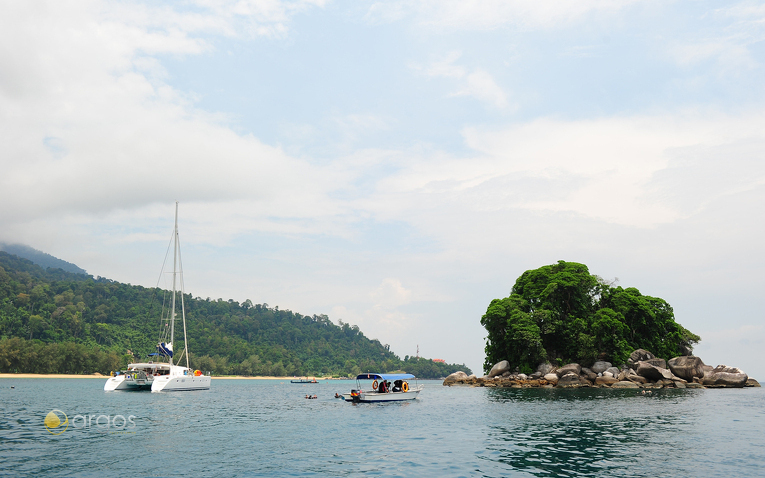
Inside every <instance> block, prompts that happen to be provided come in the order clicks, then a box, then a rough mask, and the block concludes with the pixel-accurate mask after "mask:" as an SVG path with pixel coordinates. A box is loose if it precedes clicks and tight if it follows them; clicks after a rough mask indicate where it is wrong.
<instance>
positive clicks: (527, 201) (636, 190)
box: [370, 114, 765, 233]
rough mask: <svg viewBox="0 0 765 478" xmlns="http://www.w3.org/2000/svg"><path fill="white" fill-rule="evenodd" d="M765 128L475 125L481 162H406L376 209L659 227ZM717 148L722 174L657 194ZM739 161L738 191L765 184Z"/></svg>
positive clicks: (471, 142)
mask: <svg viewBox="0 0 765 478" xmlns="http://www.w3.org/2000/svg"><path fill="white" fill-rule="evenodd" d="M764 126H765V120H764V119H763V118H762V117H761V116H760V115H749V116H746V117H741V118H729V117H726V116H724V115H710V116H707V117H702V115H700V114H699V115H695V114H688V115H680V116H671V115H659V116H646V117H631V118H603V119H598V120H586V121H562V120H553V119H540V120H536V121H532V122H530V123H524V124H519V125H517V126H511V127H505V128H500V129H496V130H482V129H479V128H468V129H466V130H465V132H464V136H465V141H466V143H467V145H468V146H470V148H471V149H473V150H474V151H476V152H477V153H478V154H477V155H474V156H473V157H472V158H450V157H448V156H443V155H434V156H432V157H418V158H412V159H411V160H409V161H405V162H404V163H402V167H401V169H400V170H399V171H398V172H397V173H395V174H393V175H390V176H389V177H387V178H384V179H382V180H381V181H380V183H379V185H378V188H377V195H376V199H375V201H374V205H370V207H373V208H375V209H376V211H377V214H378V215H379V217H383V218H394V217H397V218H401V217H402V216H404V217H407V218H408V221H410V222H411V223H412V224H419V223H420V221H425V222H428V221H429V220H428V215H429V214H432V211H430V210H428V205H430V204H433V207H450V208H452V209H451V214H456V213H457V211H465V213H466V214H471V213H475V212H478V211H484V212H491V211H511V210H529V211H537V212H540V213H544V212H547V213H550V212H571V213H575V214H578V215H582V216H585V217H590V218H593V219H596V220H600V221H605V222H606V223H611V224H620V225H625V226H630V227H640V228H651V227H655V226H657V225H658V224H662V223H671V222H674V221H676V220H678V219H680V218H681V217H683V216H684V215H685V214H687V213H689V212H690V211H688V210H687V209H685V208H681V207H679V205H678V204H677V203H674V202H671V201H667V199H668V197H667V196H666V194H667V193H668V194H677V195H681V196H682V194H683V193H682V191H684V190H687V189H688V188H694V187H696V184H697V181H715V180H719V174H717V173H716V172H715V171H718V170H720V169H724V168H725V164H726V160H725V159H724V158H725V155H726V153H725V152H731V151H733V150H734V149H735V148H737V147H739V146H738V145H740V144H741V142H747V141H751V138H752V137H753V136H755V137H760V138H761V139H765V138H762V134H761V133H760V132H759V131H758V129H759V128H763V127H764ZM708 147H718V148H720V150H719V151H717V152H716V153H715V154H714V155H713V156H712V157H713V158H715V159H712V161H714V162H715V164H716V165H717V166H716V168H713V169H709V168H707V170H706V171H707V173H708V174H707V173H703V177H704V179H702V178H695V180H689V178H688V177H687V175H685V176H684V180H683V181H681V182H680V183H677V182H673V183H672V188H673V189H672V190H667V189H666V188H660V189H661V190H662V191H663V192H662V193H660V194H659V195H657V190H656V188H657V187H659V186H661V184H662V183H655V180H656V179H658V177H657V176H656V175H657V174H659V173H661V172H662V171H665V170H668V168H674V167H675V165H676V162H675V161H674V160H675V158H676V157H677V155H678V154H681V152H683V151H689V148H690V149H692V148H708ZM723 151H725V152H723ZM737 164H738V165H739V166H740V167H739V168H736V169H735V170H734V171H735V172H731V173H730V174H735V177H736V178H737V179H736V180H732V182H731V187H733V188H741V187H746V185H747V184H748V185H750V187H755V186H756V185H758V184H760V182H761V181H762V177H763V175H762V168H760V167H757V164H759V162H757V161H756V160H755V159H754V157H752V159H751V160H750V161H748V162H745V163H744V162H738V163H737ZM693 170H694V171H697V172H701V171H703V170H700V169H699V168H697V167H693ZM662 181H664V180H663V179H662ZM664 185H665V186H666V185H667V183H666V182H664ZM673 191H674V192H673ZM722 191H724V190H722ZM722 191H721V193H722ZM444 204H450V206H444ZM452 204H453V206H452ZM423 210H428V212H427V213H425V212H422V211H423ZM421 212H422V213H421ZM410 215H411V216H410ZM437 217H438V216H437ZM442 232H443V233H446V231H442Z"/></svg>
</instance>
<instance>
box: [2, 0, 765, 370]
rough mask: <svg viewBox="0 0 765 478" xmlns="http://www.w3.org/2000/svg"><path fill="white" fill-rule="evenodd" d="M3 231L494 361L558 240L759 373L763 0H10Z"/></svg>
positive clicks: (111, 267) (100, 267)
mask: <svg viewBox="0 0 765 478" xmlns="http://www.w3.org/2000/svg"><path fill="white" fill-rule="evenodd" d="M2 10H3V14H2V15H0V145H1V146H0V148H1V149H0V171H2V172H1V173H0V241H3V242H9V243H22V244H26V245H29V246H32V247H34V248H37V249H40V250H42V251H44V252H47V253H49V254H52V255H54V256H56V257H59V258H61V259H64V260H67V261H69V262H73V263H75V264H77V265H78V266H80V267H82V268H84V269H86V270H87V271H88V273H90V274H92V275H94V276H102V277H107V278H110V279H113V280H116V281H120V282H126V283H131V284H140V285H143V286H154V285H156V284H157V276H158V274H159V271H160V269H161V266H162V261H163V260H164V254H165V250H166V246H167V243H168V240H169V238H170V235H171V233H172V227H173V214H174V207H175V206H174V203H175V201H179V203H180V206H179V231H180V238H181V245H182V252H183V266H184V282H185V288H186V292H187V293H191V294H192V295H193V296H195V297H202V298H207V297H210V298H212V299H218V298H222V299H224V300H228V299H233V300H235V301H238V302H243V301H244V300H246V299H250V300H251V301H252V302H254V303H266V304H268V305H269V306H272V307H273V306H279V308H280V309H289V310H292V311H294V312H298V313H301V314H306V315H312V314H327V315H328V316H329V317H330V319H332V320H333V321H334V322H335V323H338V322H339V321H343V322H346V323H350V324H354V325H358V326H359V327H360V328H361V330H362V331H363V332H364V333H365V335H367V336H368V337H370V338H376V339H379V340H380V341H381V342H382V343H383V344H390V346H391V350H392V351H394V352H395V353H396V354H398V355H399V356H400V357H402V358H403V357H404V356H405V355H416V354H417V350H418V347H419V354H420V356H424V357H428V358H441V359H444V360H446V361H447V362H450V363H465V364H466V365H468V366H469V367H470V368H471V369H472V370H473V371H474V372H477V373H478V374H479V375H480V372H481V367H482V364H483V360H484V352H483V350H484V346H485V336H486V333H485V330H484V329H483V328H482V327H481V325H480V319H481V316H482V315H483V314H484V313H485V311H486V308H487V306H488V305H489V303H490V302H491V300H492V299H496V298H502V297H506V296H508V295H509V294H510V290H511V288H512V286H513V284H514V283H515V280H516V278H517V277H518V276H520V275H521V274H522V273H523V272H524V271H526V270H529V269H536V268H538V267H541V266H543V265H548V264H553V263H555V262H557V261H558V260H565V261H573V262H581V263H584V264H586V265H587V266H588V267H589V270H590V272H591V273H593V274H597V275H598V276H601V277H602V278H604V279H605V280H609V281H616V283H617V284H618V285H621V286H623V287H636V288H638V289H639V290H640V291H641V292H642V293H643V294H645V295H651V296H654V297H661V298H663V299H665V300H666V301H667V302H669V303H670V304H671V305H672V306H673V308H674V311H675V318H676V320H677V321H678V322H679V323H681V324H682V325H683V326H684V327H686V328H688V329H689V330H691V331H692V332H694V333H696V334H699V335H700V336H701V338H702V341H701V343H699V344H698V345H697V347H696V349H695V352H696V354H697V355H699V356H700V357H701V358H702V359H703V360H704V362H705V363H707V364H709V365H718V364H726V365H729V366H738V367H740V368H742V369H743V370H744V371H745V372H747V373H749V375H750V376H754V377H755V378H761V379H765V360H764V359H765V352H763V350H764V349H765V320H764V319H765V313H764V312H763V307H762V297H763V290H765V274H763V273H762V271H763V270H764V269H765V260H764V254H763V236H764V235H765V234H764V233H765V227H764V226H765V222H764V221H763V218H764V217H765V109H764V108H763V107H764V106H765V81H763V80H764V79H765V75H764V73H765V41H764V40H765V4H763V3H762V2H749V1H743V2H736V1H732V2H712V1H652V0H646V1H601V0H581V1H578V2H560V1H545V0H536V1H528V2H521V1H498V0H485V1H471V0H459V1H457V0H439V1H430V0H421V1H417V0H407V1H395V0H392V1H386V2H374V1H331V0H295V1H282V0H241V1H239V0H236V1H225V0H223V1H214V2H213V1H208V0H198V1H186V2H164V3H163V2H154V1H151V2H149V1H147V2H133V1H96V0H93V1H72V2H60V1H49V2H45V1H25V2H11V1H8V2H3V3H2Z"/></svg>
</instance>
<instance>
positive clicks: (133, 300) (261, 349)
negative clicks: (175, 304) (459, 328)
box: [0, 252, 470, 378]
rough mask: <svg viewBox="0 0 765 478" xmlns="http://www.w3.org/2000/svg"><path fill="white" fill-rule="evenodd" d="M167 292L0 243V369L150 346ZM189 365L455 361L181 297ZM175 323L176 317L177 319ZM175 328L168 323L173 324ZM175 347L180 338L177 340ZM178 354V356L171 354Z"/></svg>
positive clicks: (433, 365) (111, 355) (49, 365)
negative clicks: (4, 248)
mask: <svg viewBox="0 0 765 478" xmlns="http://www.w3.org/2000/svg"><path fill="white" fill-rule="evenodd" d="M164 294H166V291H163V290H160V289H153V288H144V287H140V286H132V285H129V284H121V283H117V282H114V281H111V280H108V279H104V278H100V277H99V278H96V279H94V278H93V277H91V276H88V275H85V274H73V273H69V272H64V271H63V270H60V269H47V270H43V269H42V268H40V267H39V266H36V265H34V264H33V263H32V262H30V261H28V260H26V259H20V258H18V257H16V256H13V255H9V254H7V253H5V252H0V372H30V373H83V372H96V371H97V372H101V373H108V372H109V371H111V370H115V369H118V368H120V367H123V366H125V365H126V364H127V363H128V361H129V360H133V359H134V356H133V355H131V354H134V355H135V357H136V358H139V357H140V358H143V359H146V357H147V354H149V353H151V352H154V351H155V347H156V344H157V342H158V339H159V329H160V327H161V324H160V320H159V318H158V317H159V316H160V310H159V309H160V308H161V302H162V297H163V295H164ZM184 301H185V304H186V317H187V326H188V332H189V334H188V335H189V349H190V351H191V352H192V354H191V366H192V367H194V368H199V369H202V370H205V371H211V372H213V373H215V374H219V375H228V374H237V375H280V376H289V375H335V376H352V375H355V374H358V373H361V372H366V371H383V372H385V371H393V370H404V371H406V372H410V373H414V374H415V375H417V376H418V377H421V378H437V377H443V376H446V375H448V374H450V373H452V372H455V371H457V370H463V371H465V372H467V373H470V371H469V369H468V368H467V367H465V366H464V365H451V364H444V363H438V362H433V361H432V360H427V359H421V358H420V359H415V358H412V359H410V358H408V357H407V358H406V359H405V360H401V359H400V358H399V357H397V356H396V355H395V354H394V353H393V352H391V351H390V346H388V345H383V344H381V343H380V342H379V341H378V340H370V339H368V338H367V337H365V336H364V334H363V333H362V332H361V331H360V330H359V328H358V327H357V326H355V325H350V324H344V323H342V322H341V323H340V325H335V324H333V323H332V321H330V320H329V318H328V317H327V316H325V315H312V316H308V315H301V314H298V313H294V312H291V311H289V310H280V309H279V307H269V306H268V305H267V304H253V303H252V302H251V301H249V300H246V301H244V302H243V303H241V304H240V303H238V302H236V301H233V300H227V301H225V300H222V299H218V300H211V299H209V298H207V299H201V298H193V297H192V296H191V295H186V296H184ZM176 325H177V324H176ZM176 331H177V329H176ZM175 345H176V353H177V354H180V352H181V350H180V349H181V348H182V341H178V340H176V344H175ZM177 356H179V355H177Z"/></svg>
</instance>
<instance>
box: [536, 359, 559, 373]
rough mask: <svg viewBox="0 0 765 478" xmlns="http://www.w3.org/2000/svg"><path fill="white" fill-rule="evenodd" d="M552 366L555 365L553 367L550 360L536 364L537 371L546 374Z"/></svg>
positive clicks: (551, 369) (550, 370)
mask: <svg viewBox="0 0 765 478" xmlns="http://www.w3.org/2000/svg"><path fill="white" fill-rule="evenodd" d="M554 368H555V367H553V364H551V363H550V362H542V363H540V364H539V365H538V366H537V372H539V373H541V374H542V375H547V374H548V373H550V372H552V371H553V369H554Z"/></svg>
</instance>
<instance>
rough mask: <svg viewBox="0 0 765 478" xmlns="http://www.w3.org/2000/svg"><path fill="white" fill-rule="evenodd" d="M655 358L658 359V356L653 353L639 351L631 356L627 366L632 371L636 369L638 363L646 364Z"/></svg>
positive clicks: (643, 350)
mask: <svg viewBox="0 0 765 478" xmlns="http://www.w3.org/2000/svg"><path fill="white" fill-rule="evenodd" d="M653 358H656V356H654V354H652V353H651V352H649V351H647V350H645V349H637V350H635V351H634V352H632V353H631V354H630V358H629V359H627V365H629V366H630V368H632V369H636V368H637V364H638V362H645V361H646V360H651V359H653Z"/></svg>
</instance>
